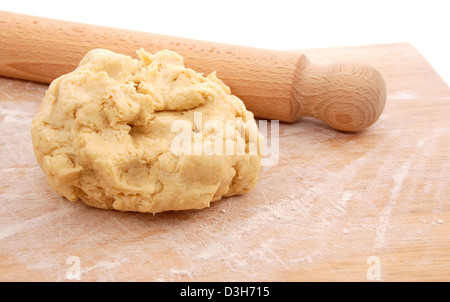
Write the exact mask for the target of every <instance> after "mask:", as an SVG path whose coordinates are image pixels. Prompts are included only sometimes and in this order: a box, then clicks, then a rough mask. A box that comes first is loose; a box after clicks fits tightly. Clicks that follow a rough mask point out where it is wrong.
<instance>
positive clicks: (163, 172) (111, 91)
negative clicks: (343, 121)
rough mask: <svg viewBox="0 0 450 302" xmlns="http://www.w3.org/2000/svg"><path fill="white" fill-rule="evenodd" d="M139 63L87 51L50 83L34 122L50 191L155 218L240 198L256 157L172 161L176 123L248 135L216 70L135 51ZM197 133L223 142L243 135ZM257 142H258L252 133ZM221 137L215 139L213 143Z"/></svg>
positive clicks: (241, 111) (241, 110)
mask: <svg viewBox="0 0 450 302" xmlns="http://www.w3.org/2000/svg"><path fill="white" fill-rule="evenodd" d="M137 54H138V59H133V58H131V57H129V56H126V55H122V54H117V53H114V52H111V51H109V50H105V49H94V50H91V51H90V52H88V53H87V54H86V56H85V57H84V58H83V59H82V60H81V62H80V64H79V66H78V68H77V69H75V70H74V71H73V72H71V73H69V74H66V75H63V76H61V77H59V78H57V79H55V80H54V81H53V82H52V83H51V85H50V87H49V89H48V90H47V92H46V94H45V97H44V99H43V101H42V104H41V106H40V109H39V112H38V114H37V115H36V116H35V118H34V120H33V122H32V126H31V134H32V141H33V147H34V151H35V155H36V158H37V161H38V163H39V165H40V166H41V168H42V170H43V171H44V172H45V174H46V175H47V179H48V181H49V183H50V185H51V186H52V188H53V189H54V190H55V191H56V192H57V193H58V194H60V195H62V196H64V197H66V198H67V199H68V200H70V201H77V200H79V199H81V200H82V201H84V202H85V203H86V204H88V205H90V206H93V207H97V208H103V209H116V210H120V211H138V212H151V213H158V212H163V211H170V210H187V209H202V208H205V207H208V206H209V205H210V203H211V202H212V201H215V200H219V199H221V198H222V197H224V196H232V195H237V194H244V193H247V192H248V191H250V190H251V189H252V188H253V187H254V186H255V185H256V183H257V181H258V174H259V170H260V163H261V156H260V152H259V150H258V152H257V153H256V154H249V153H245V152H244V153H242V152H241V153H237V154H230V155H220V154H212V155H207V154H201V155H187V154H180V155H175V154H174V153H172V152H171V150H170V147H171V142H172V140H173V139H174V138H175V136H176V135H177V134H178V133H174V132H172V131H171V126H172V124H173V123H174V122H175V121H177V120H185V121H187V122H188V123H190V124H191V125H192V130H191V132H192V134H193V136H195V135H194V134H197V135H198V133H197V132H198V131H199V130H198V129H199V127H201V126H202V125H197V124H196V121H195V114H194V113H197V112H200V113H201V114H202V115H201V117H202V121H201V122H202V123H203V124H204V123H206V122H208V121H210V120H217V121H222V122H223V121H230V120H232V121H236V122H238V123H236V124H239V123H241V124H242V123H246V124H247V125H250V128H252V129H256V131H258V130H257V127H256V122H255V120H254V117H253V114H252V113H251V112H250V111H248V110H246V108H245V105H244V103H243V102H242V101H241V100H240V99H239V98H237V97H236V96H234V95H232V94H231V91H230V89H229V87H228V86H226V85H225V84H224V83H223V82H222V81H221V80H220V79H218V78H217V77H216V74H215V73H211V74H210V75H208V76H206V77H205V76H203V75H202V74H200V73H197V72H195V71H194V70H192V69H189V68H186V67H185V66H184V63H183V58H182V57H181V56H180V55H178V54H177V53H175V52H173V51H169V50H162V51H159V52H157V53H155V54H150V53H148V52H145V51H144V50H143V49H141V50H138V51H137ZM229 128H230V126H229V124H227V133H226V135H224V131H216V129H212V130H211V129H209V131H204V133H200V135H203V137H207V139H209V140H210V141H215V140H216V136H218V135H221V136H223V144H224V146H225V145H227V144H229V143H230V142H231V143H235V144H237V143H238V141H239V140H240V142H241V146H242V143H243V144H245V145H244V147H245V148H244V150H249V144H250V143H251V142H250V141H249V139H248V133H247V132H248V131H247V132H244V133H242V132H239V129H238V127H235V128H233V127H231V132H232V133H231V134H230V131H229ZM258 138H259V139H260V140H261V139H262V136H261V135H260V134H259V133H258ZM218 139H219V140H220V139H221V138H220V137H219V138H218Z"/></svg>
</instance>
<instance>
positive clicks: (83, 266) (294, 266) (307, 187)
mask: <svg viewBox="0 0 450 302" xmlns="http://www.w3.org/2000/svg"><path fill="white" fill-rule="evenodd" d="M305 53H306V54H307V55H308V56H309V58H310V59H311V60H312V61H314V62H318V63H320V62H328V63H331V62H335V61H341V60H342V59H345V58H351V60H352V61H359V62H363V63H369V64H372V65H373V66H375V67H376V68H377V69H378V70H379V71H380V72H381V73H382V74H383V76H384V78H385V80H386V84H387V89H388V100H387V105H386V108H385V110H384V113H383V114H382V116H381V118H380V120H379V121H378V122H377V123H376V124H374V125H373V126H371V127H370V128H368V129H366V130H364V131H362V132H359V133H356V134H348V133H342V132H338V131H335V130H333V129H331V128H329V127H327V126H326V125H324V124H323V123H321V122H319V121H316V120H313V119H309V118H304V119H303V120H300V121H299V122H297V123H293V124H288V123H280V159H279V162H278V165H276V166H272V167H263V169H262V171H261V175H260V181H259V183H258V186H257V187H256V188H255V189H254V190H253V191H252V192H250V193H249V194H247V195H244V196H238V197H231V198H226V199H223V200H221V201H217V202H215V203H213V204H212V206H211V207H210V208H208V209H205V210H200V211H182V212H168V213H162V214H158V215H151V214H141V213H121V212H117V211H105V210H99V209H94V208H90V207H88V206H85V205H84V204H82V203H81V202H76V203H71V202H69V201H67V200H65V199H64V198H62V197H59V196H58V195H57V194H56V193H54V192H53V191H52V190H51V188H50V186H49V185H48V183H47V180H46V178H45V175H44V174H43V172H42V171H41V169H40V168H39V167H38V166H37V163H36V160H35V158H34V154H33V149H32V145H31V138H30V131H29V127H30V123H31V120H32V118H33V116H34V114H35V113H36V112H37V110H38V108H39V104H40V101H41V99H42V97H43V95H44V93H45V90H46V88H47V86H45V85H42V84H36V83H32V82H26V81H20V80H13V79H7V78H0V124H1V127H0V133H1V136H0V137H1V138H0V150H1V158H0V180H1V182H0V207H1V209H2V210H1V212H0V280H2V281H67V280H70V279H72V278H74V277H77V276H78V277H79V279H80V281H367V280H372V279H375V280H376V279H380V280H382V281H418V280H426V281H437V280H446V281H450V186H449V184H450V173H449V172H450V160H449V159H450V158H449V147H450V145H449V144H450V118H449V117H450V89H449V87H448V85H447V84H446V83H445V82H444V81H443V80H442V79H441V78H440V77H439V76H438V75H437V74H436V73H435V72H434V71H433V69H432V68H431V67H430V65H429V64H428V63H427V62H426V60H425V59H424V58H423V57H422V56H421V55H420V54H419V53H418V52H417V51H416V50H415V49H414V48H413V47H412V46H411V45H409V44H388V45H373V46H361V47H346V48H335V49H315V50H308V51H305ZM74 257H75V258H74ZM74 259H75V260H74ZM77 261H78V262H77ZM77 268H79V269H80V270H79V273H80V274H78V275H77V272H78V271H77ZM378 277H379V278H378Z"/></svg>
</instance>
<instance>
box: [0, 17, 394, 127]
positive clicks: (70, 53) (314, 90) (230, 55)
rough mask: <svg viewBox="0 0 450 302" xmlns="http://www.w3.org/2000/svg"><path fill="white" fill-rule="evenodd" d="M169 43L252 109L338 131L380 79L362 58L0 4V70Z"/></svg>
mask: <svg viewBox="0 0 450 302" xmlns="http://www.w3.org/2000/svg"><path fill="white" fill-rule="evenodd" d="M141 47H142V48H144V49H145V50H146V51H149V52H152V53H154V52H156V51H159V50H161V49H170V50H174V51H176V52H178V53H179V54H180V55H182V56H183V57H184V62H185V65H186V66H187V67H190V68H192V69H194V70H196V71H198V72H202V73H204V74H209V73H210V72H212V71H217V76H218V77H219V78H220V79H222V80H223V81H224V82H225V83H226V84H227V85H228V86H230V88H231V91H232V93H233V94H235V95H236V96H238V97H239V98H241V99H242V101H243V102H244V103H245V105H246V107H247V109H248V110H250V111H252V112H253V113H254V114H255V116H256V117H260V118H265V119H274V120H280V121H285V122H294V121H296V120H297V119H299V118H300V117H303V116H309V117H314V118H318V119H320V120H322V121H324V122H325V123H327V124H328V125H330V126H331V127H333V128H335V129H338V130H343V131H359V130H361V129H364V128H366V127H368V126H370V125H371V124H373V123H374V122H375V121H376V120H377V119H378V117H379V116H380V114H381V112H382V111H383V108H384V104H385V101H386V87H385V83H384V80H383V78H382V76H381V75H380V73H378V72H377V71H376V70H375V69H374V68H373V67H371V66H369V65H367V64H358V63H352V62H350V63H336V64H333V65H316V64H313V63H311V62H310V61H309V60H308V59H307V58H306V56H305V55H302V54H299V53H298V52H290V51H274V50H266V49H257V48H250V47H243V46H234V45H227V44H218V43H211V42H204V41H197V40H191V39H183V38H177V37H169V36H162V35H157V34H150V33H144V32H136V31H129V30H122V29H115V28H107V27H101V26H94V25H86V24H80V23H73V22H67V21H59V20H53V19H47V18H41V17H34V16H27V15H20V14H15V13H10V12H2V11H0V75H2V76H8V77H14V78H20V79H26V80H32V81H38V82H44V83H50V82H51V81H52V80H54V79H55V78H57V77H59V76H60V75H63V74H66V73H68V72H70V71H72V70H74V69H75V68H76V67H77V65H78V63H79V62H80V60H81V58H82V57H83V56H84V55H85V54H86V53H87V52H88V51H89V50H91V49H93V48H106V49H110V50H112V51H115V52H119V53H123V54H128V55H131V56H133V57H135V56H136V50H137V49H140V48H141Z"/></svg>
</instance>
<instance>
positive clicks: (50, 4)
mask: <svg viewBox="0 0 450 302" xmlns="http://www.w3.org/2000/svg"><path fill="white" fill-rule="evenodd" d="M0 10H5V11H12V12H18V13H23V14H30V15H36V16H42V17H49V18H55V19H63V20H68V21H75V22H82V23H89V24H97V25H103V26H109V27H117V28H124V29H132V30H139V31H146V32H152V33H157V34H166V35H172V36H179V37H185V38H193V39H200V40H206V41H214V42H221V43H229V44H238V45H245V46H253V47H261V48H270V49H278V50H291V49H308V48H322V47H323V48H326V47H336V46H352V45H366V44H382V43H397V42H408V43H411V44H412V45H413V46H415V47H416V48H417V49H418V50H419V52H421V53H422V55H423V56H424V57H425V58H426V59H427V60H428V61H429V62H430V64H431V65H432V66H433V67H434V69H435V70H436V71H437V72H438V73H439V74H440V76H441V77H442V78H443V79H444V80H445V81H446V82H447V84H448V83H450V59H449V55H450V42H449V37H450V21H449V12H450V1H444V0H428V1H415V0H409V1H403V0H389V1H386V0H378V1H355V0H340V1H325V0H310V1H287V0H276V1H244V0H240V1H236V0H227V1H212V0H210V1H200V0H187V1H169V0H159V1H132V0H128V1H127V0H122V1H114V0H110V1H94V0H91V1H86V0H72V1H70V2H69V1H61V0H60V1H49V0H34V1H31V0H28V1H25V0H9V1H8V0H2V3H1V4H0Z"/></svg>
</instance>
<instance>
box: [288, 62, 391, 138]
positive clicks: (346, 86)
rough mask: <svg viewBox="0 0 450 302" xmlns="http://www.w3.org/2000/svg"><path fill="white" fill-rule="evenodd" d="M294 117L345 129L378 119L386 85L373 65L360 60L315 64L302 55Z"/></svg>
mask: <svg viewBox="0 0 450 302" xmlns="http://www.w3.org/2000/svg"><path fill="white" fill-rule="evenodd" d="M292 102H294V104H293V107H294V108H296V110H295V112H294V113H293V117H292V120H293V121H294V120H297V119H298V118H300V117H303V116H309V117H314V118H317V119H320V120H322V121H324V122H325V123H326V124H328V125H329V126H331V127H333V128H335V129H337V130H341V131H359V130H362V129H364V128H367V127H368V126H370V125H372V124H373V123H375V122H376V121H377V120H378V118H379V116H380V115H381V113H382V112H383V109H384V105H385V103H386V85H385V82H384V80H383V77H382V76H381V74H380V73H379V72H378V71H377V70H375V69H374V68H373V67H372V66H370V65H367V64H357V63H338V64H332V65H318V64H313V63H312V62H311V61H310V60H309V59H308V58H307V57H306V56H305V55H301V56H300V58H299V60H298V62H297V68H296V70H295V74H294V79H293V83H292Z"/></svg>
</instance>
